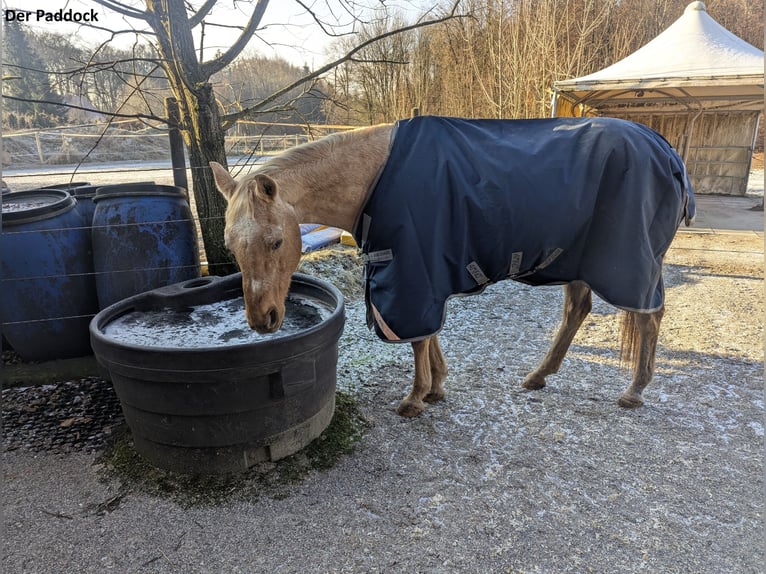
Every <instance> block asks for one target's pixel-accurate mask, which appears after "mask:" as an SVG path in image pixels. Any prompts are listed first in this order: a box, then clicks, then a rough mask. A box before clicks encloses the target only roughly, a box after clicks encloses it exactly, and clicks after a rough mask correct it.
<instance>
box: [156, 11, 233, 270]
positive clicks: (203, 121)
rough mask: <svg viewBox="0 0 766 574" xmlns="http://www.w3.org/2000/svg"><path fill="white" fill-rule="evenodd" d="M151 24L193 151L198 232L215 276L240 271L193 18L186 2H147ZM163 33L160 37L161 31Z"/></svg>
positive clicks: (213, 107)
mask: <svg viewBox="0 0 766 574" xmlns="http://www.w3.org/2000/svg"><path fill="white" fill-rule="evenodd" d="M146 6H147V8H148V11H147V21H148V22H149V24H150V25H151V27H152V28H153V29H154V30H156V31H158V33H157V34H156V37H157V48H158V50H159V52H160V55H161V57H162V61H163V68H164V69H165V73H166V75H167V78H168V82H169V83H170V87H171V90H172V91H173V94H174V96H175V98H176V100H177V101H178V108H179V112H180V116H181V126H180V128H181V131H182V133H183V135H184V140H185V141H186V145H187V147H188V150H189V165H190V167H191V172H192V190H193V193H194V200H195V202H196V205H197V215H198V216H199V219H200V231H201V232H202V240H203V242H204V245H205V253H206V255H207V259H208V264H209V268H210V270H211V272H212V273H214V274H217V275H225V274H228V273H233V272H235V271H236V270H237V267H236V263H235V262H234V258H233V257H232V255H231V253H230V252H229V251H228V250H227V249H226V246H225V245H224V240H223V228H224V223H225V222H224V215H225V213H226V200H225V199H224V198H223V197H222V196H221V195H220V194H219V193H217V192H216V187H215V182H214V181H213V175H212V172H211V171H210V169H209V165H210V162H211V161H216V162H218V163H220V164H222V165H224V166H225V165H226V148H225V143H224V136H225V131H224V129H223V122H222V121H221V115H220V111H219V108H218V104H217V102H216V101H215V94H214V92H213V87H212V85H211V84H210V82H209V79H210V78H209V72H207V70H205V69H204V67H203V66H202V65H201V64H200V62H199V61H198V60H197V52H196V50H195V46H194V39H193V36H192V33H191V26H190V23H189V18H188V16H187V13H186V8H185V6H184V3H183V1H182V0H164V1H162V2H158V1H156V0H147V2H146ZM160 32H162V33H160Z"/></svg>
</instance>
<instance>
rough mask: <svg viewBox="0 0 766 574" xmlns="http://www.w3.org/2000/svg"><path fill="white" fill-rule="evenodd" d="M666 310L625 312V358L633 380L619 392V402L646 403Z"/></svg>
mask: <svg viewBox="0 0 766 574" xmlns="http://www.w3.org/2000/svg"><path fill="white" fill-rule="evenodd" d="M664 313H665V310H664V308H663V309H660V310H659V311H655V312H654V313H632V312H628V313H626V315H625V317H624V318H623V323H622V358H623V360H628V361H630V362H631V364H632V367H633V382H632V383H631V384H630V386H628V388H627V389H625V390H624V391H623V393H622V394H621V395H620V398H619V400H618V401H617V404H619V405H620V406H621V407H625V408H636V407H640V406H641V405H643V404H644V400H643V399H642V398H641V393H643V392H644V389H645V388H646V385H648V384H649V383H650V382H651V380H652V376H653V375H654V357H655V354H656V352H657V337H658V335H659V333H660V322H661V321H662V316H663V315H664Z"/></svg>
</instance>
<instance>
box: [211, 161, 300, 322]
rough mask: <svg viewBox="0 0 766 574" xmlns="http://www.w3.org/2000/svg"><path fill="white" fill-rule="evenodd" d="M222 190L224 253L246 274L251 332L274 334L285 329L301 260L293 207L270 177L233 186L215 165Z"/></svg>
mask: <svg viewBox="0 0 766 574" xmlns="http://www.w3.org/2000/svg"><path fill="white" fill-rule="evenodd" d="M210 167H211V168H212V170H213V175H214V177H215V182H216V185H217V186H218V190H219V191H220V192H221V194H223V196H224V197H225V198H226V200H227V201H228V207H227V209H226V229H225V231H224V234H225V239H226V247H228V248H229V250H231V252H232V253H234V257H235V258H236V259H237V263H239V267H240V270H241V271H242V290H243V292H244V296H245V316H246V317H247V322H248V324H249V325H250V328H252V329H255V330H256V331H258V332H259V333H273V332H274V331H276V330H277V329H279V327H280V326H281V325H282V320H283V319H284V316H285V299H286V297H287V291H288V289H289V287H290V278H291V277H292V274H293V271H295V269H296V268H297V267H298V262H299V261H300V257H301V233H300V226H299V225H298V219H297V217H296V215H295V211H294V210H293V207H292V206H291V205H290V204H288V203H287V202H286V201H285V200H284V198H283V197H282V194H281V193H280V191H279V189H278V186H277V183H276V182H275V181H274V180H273V179H272V178H271V177H269V176H268V175H265V174H258V173H256V174H251V175H248V176H246V177H244V178H242V180H240V181H237V180H235V179H234V178H233V177H232V176H231V175H230V174H229V172H227V171H226V169H225V168H224V167H223V166H221V165H219V164H217V163H215V162H211V163H210Z"/></svg>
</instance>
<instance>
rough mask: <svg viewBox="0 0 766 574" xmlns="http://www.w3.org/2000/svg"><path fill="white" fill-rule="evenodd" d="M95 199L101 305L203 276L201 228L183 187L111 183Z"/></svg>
mask: <svg viewBox="0 0 766 574" xmlns="http://www.w3.org/2000/svg"><path fill="white" fill-rule="evenodd" d="M94 202H95V204H96V209H95V211H94V213H93V226H92V238H93V266H94V268H95V272H96V290H97V292H98V302H99V306H100V307H101V309H104V308H106V307H108V306H109V305H111V304H112V303H116V302H117V301H121V300H122V299H125V298H127V297H130V296H132V295H136V294H138V293H143V292H144V291H149V290H151V289H156V288H158V287H164V286H166V285H172V284H173V283H179V282H181V281H186V280H189V279H194V278H196V277H199V276H200V263H199V251H198V248H197V233H196V230H195V227H194V220H193V218H192V213H191V209H190V208H189V203H188V200H187V199H186V193H185V191H184V189H183V188H181V187H176V186H171V185H155V184H151V183H136V184H132V185H130V184H121V185H109V186H104V187H99V189H98V190H97V191H96V196H95V198H94Z"/></svg>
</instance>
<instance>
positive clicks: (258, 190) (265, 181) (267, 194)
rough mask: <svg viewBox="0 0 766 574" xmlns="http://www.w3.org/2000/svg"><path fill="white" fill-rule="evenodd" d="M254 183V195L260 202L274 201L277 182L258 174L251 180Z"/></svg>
mask: <svg viewBox="0 0 766 574" xmlns="http://www.w3.org/2000/svg"><path fill="white" fill-rule="evenodd" d="M253 181H254V182H255V195H256V197H257V198H258V199H261V200H262V201H274V199H275V198H276V196H277V182H276V181H274V180H273V179H271V178H270V177H269V176H268V175H264V174H262V173H259V174H258V175H256V176H255V177H254V178H253Z"/></svg>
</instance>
